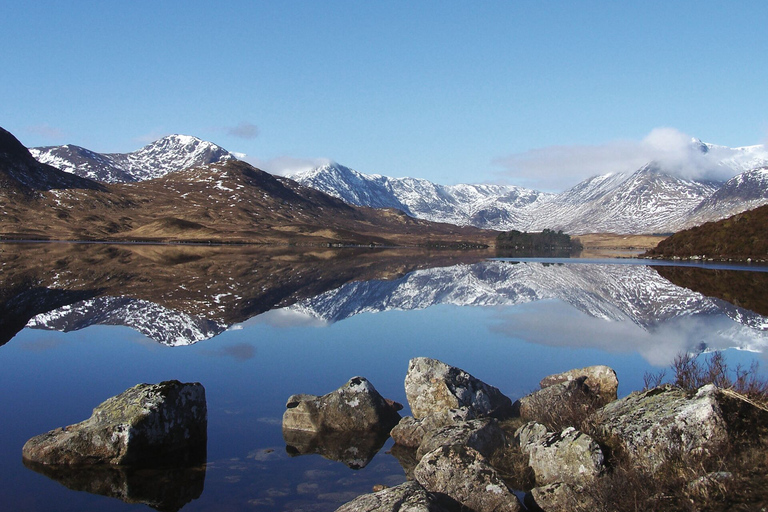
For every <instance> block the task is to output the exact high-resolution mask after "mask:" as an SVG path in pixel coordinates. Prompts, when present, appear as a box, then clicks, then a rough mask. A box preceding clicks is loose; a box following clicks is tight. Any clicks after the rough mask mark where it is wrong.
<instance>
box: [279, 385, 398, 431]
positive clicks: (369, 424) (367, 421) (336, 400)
mask: <svg viewBox="0 0 768 512" xmlns="http://www.w3.org/2000/svg"><path fill="white" fill-rule="evenodd" d="M400 409H402V405H400V404H398V403H396V402H392V401H391V400H386V399H385V398H384V397H382V396H381V395H380V394H379V392H378V391H376V388H374V387H373V384H371V383H370V382H369V381H368V379H366V378H364V377H353V378H352V379H350V380H349V382H347V383H346V384H345V385H343V386H341V387H340V388H339V389H337V390H335V391H332V392H330V393H328V394H327V395H323V396H317V395H307V394H300V395H292V396H291V397H290V398H288V402H287V403H286V410H285V413H283V430H303V431H307V432H332V431H367V432H372V431H382V430H386V431H387V432H389V430H390V429H391V428H392V427H394V426H395V425H397V423H398V422H399V421H400V414H399V413H398V412H397V411H399V410H400Z"/></svg>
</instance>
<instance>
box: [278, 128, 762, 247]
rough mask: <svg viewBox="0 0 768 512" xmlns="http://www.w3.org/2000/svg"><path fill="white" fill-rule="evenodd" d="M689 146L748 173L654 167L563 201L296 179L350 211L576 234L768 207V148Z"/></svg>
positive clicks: (515, 191) (418, 182) (383, 181)
mask: <svg viewBox="0 0 768 512" xmlns="http://www.w3.org/2000/svg"><path fill="white" fill-rule="evenodd" d="M691 147H692V149H693V150H694V151H696V152H700V153H701V154H705V155H706V157H702V158H706V159H708V160H706V162H707V165H709V166H714V167H718V166H719V167H724V168H726V169H728V170H729V172H740V173H742V174H740V175H739V176H736V177H734V178H733V179H731V180H730V181H729V182H728V184H726V186H723V183H722V182H718V181H702V180H699V181H697V180H693V179H685V178H681V177H678V176H677V175H676V173H674V172H672V171H671V170H668V169H666V168H665V166H664V165H662V164H660V163H658V162H651V163H649V164H647V165H645V166H643V167H642V168H640V169H638V170H637V171H635V172H633V173H610V174H605V175H600V176H594V177H592V178H589V179H587V180H585V181H583V182H581V183H579V184H577V185H576V186H574V187H572V188H570V189H568V190H566V191H564V192H561V193H559V194H550V193H543V192H538V191H535V190H528V189H524V188H521V187H515V186H504V185H451V186H445V185H438V184H435V183H432V182H429V181H427V180H422V179H416V178H389V177H386V176H381V175H378V174H372V175H367V174H363V173H360V172H358V171H355V170H352V169H349V168H347V167H344V166H342V165H339V164H328V165H324V166H321V167H318V168H315V169H313V170H310V171H305V172H302V173H298V174H296V175H294V176H292V178H293V179H295V180H296V181H298V182H299V183H302V184H303V185H306V186H309V187H313V188H316V189H318V190H322V191H323V192H325V193H327V194H330V195H333V196H335V197H338V198H339V199H342V200H343V201H345V202H347V203H349V204H353V205H357V206H371V207H374V208H382V207H386V208H398V209H400V210H403V211H404V212H405V213H407V214H408V215H411V216H413V217H416V218H422V219H427V220H431V221H435V222H448V223H452V224H457V225H460V226H466V225H471V226H476V227H480V228H488V229H498V230H511V229H517V230H521V231H541V230H543V229H556V230H559V229H562V230H563V231H565V232H567V233H571V234H582V233H589V232H616V233H653V232H671V231H678V230H680V229H683V228H686V227H690V226H691V225H693V224H694V223H701V222H705V221H707V220H716V219H721V218H724V217H727V216H729V215H733V214H734V213H738V212H739V211H744V210H747V209H750V208H754V207H756V206H760V205H762V204H766V203H768V182H766V181H764V179H763V177H764V173H761V171H756V169H758V168H760V167H765V166H768V149H766V147H765V146H762V145H760V146H749V147H743V148H728V147H725V146H716V145H714V144H706V143H703V142H701V141H699V140H696V139H695V140H693V141H692V143H691ZM703 161H704V160H703ZM721 187H724V188H723V190H722V192H720V193H719V194H718V192H719V191H720V190H721ZM702 219H703V220H702Z"/></svg>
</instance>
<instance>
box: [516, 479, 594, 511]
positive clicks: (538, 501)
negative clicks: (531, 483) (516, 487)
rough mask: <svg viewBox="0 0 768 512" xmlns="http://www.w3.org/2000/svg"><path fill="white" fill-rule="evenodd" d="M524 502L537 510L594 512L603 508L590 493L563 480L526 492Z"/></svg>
mask: <svg viewBox="0 0 768 512" xmlns="http://www.w3.org/2000/svg"><path fill="white" fill-rule="evenodd" d="M523 503H524V504H525V506H526V507H528V510H531V511H535V512H540V511H543V512H592V511H593V510H602V509H601V507H599V506H598V504H597V503H595V501H594V499H592V498H591V497H590V496H589V494H588V493H585V492H583V490H582V489H580V488H578V487H573V486H571V485H569V484H566V483H563V482H557V483H554V484H548V485H542V486H540V487H535V488H533V489H531V491H530V492H528V493H526V495H525V499H524V500H523Z"/></svg>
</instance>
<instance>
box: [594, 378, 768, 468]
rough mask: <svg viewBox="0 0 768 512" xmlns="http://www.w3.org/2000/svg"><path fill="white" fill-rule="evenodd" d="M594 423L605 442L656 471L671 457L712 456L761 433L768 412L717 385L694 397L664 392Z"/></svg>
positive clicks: (639, 397)
mask: <svg viewBox="0 0 768 512" xmlns="http://www.w3.org/2000/svg"><path fill="white" fill-rule="evenodd" d="M591 421H592V422H593V423H594V424H595V425H597V427H598V429H599V430H598V431H599V433H600V436H601V439H600V440H601V442H603V443H605V444H607V445H608V446H610V447H611V448H613V449H618V450H623V451H624V452H625V453H627V455H628V456H629V457H631V458H632V459H634V461H635V463H638V464H643V465H644V466H646V467H647V468H648V469H651V470H653V469H656V468H657V467H658V466H659V465H660V464H662V463H663V462H664V461H665V460H667V459H668V458H669V456H670V455H675V456H681V455H682V456H686V455H691V454H694V455H695V454H699V455H706V454H708V453H711V452H712V451H713V450H717V449H719V448H721V447H723V446H725V445H726V444H727V443H728V442H729V441H730V440H731V439H732V436H739V435H750V434H751V433H753V432H757V431H758V429H759V428H760V426H761V425H765V424H766V422H768V412H766V411H765V410H764V409H762V408H759V407H757V406H755V405H753V404H752V403H751V402H749V401H748V400H745V399H744V398H743V397H741V396H740V395H738V394H736V393H733V392H730V391H725V390H721V389H718V388H716V387H715V386H713V385H711V384H710V385H707V386H704V387H702V388H700V389H699V390H698V391H697V392H696V393H695V394H693V395H692V394H689V393H687V392H686V391H684V390H682V389H680V388H676V387H673V386H661V387H658V388H654V389H651V390H648V391H643V392H636V393H632V394H630V395H629V396H627V397H624V398H622V399H620V400H617V401H615V402H612V403H610V404H608V405H606V406H605V407H603V408H602V409H600V410H598V411H597V412H596V413H595V414H594V415H593V416H592V418H591Z"/></svg>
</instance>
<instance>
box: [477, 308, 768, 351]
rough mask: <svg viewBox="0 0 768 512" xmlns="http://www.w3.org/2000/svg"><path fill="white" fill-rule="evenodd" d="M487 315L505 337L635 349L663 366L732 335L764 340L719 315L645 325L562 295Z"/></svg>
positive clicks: (729, 340)
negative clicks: (590, 311) (599, 314)
mask: <svg viewBox="0 0 768 512" xmlns="http://www.w3.org/2000/svg"><path fill="white" fill-rule="evenodd" d="M493 318H494V321H495V322H496V323H494V324H492V325H491V326H490V330H491V331H493V332H496V333H500V334H503V335H505V336H509V337H510V338H516V339H522V340H524V341H527V342H530V343H536V344H539V345H546V346H550V347H567V348H595V349H600V350H604V351H606V352H612V353H632V352H637V353H638V354H640V355H641V356H642V357H643V359H645V360H646V361H648V362H649V363H650V364H652V365H654V366H667V365H669V363H671V362H672V360H673V359H674V358H675V356H676V355H678V354H680V353H683V352H686V353H687V352H700V351H703V350H724V349H727V348H732V347H734V339H744V338H749V337H753V338H755V340H753V341H758V342H759V341H761V340H762V342H763V344H764V343H765V340H764V336H761V334H762V333H751V332H750V331H751V330H749V329H748V328H745V329H743V330H742V329H738V327H737V326H735V325H734V323H733V322H732V321H731V320H730V319H729V318H728V317H726V316H724V315H712V314H695V315H686V316H681V317H677V318H672V319H668V320H666V321H665V322H663V323H660V324H657V325H655V326H651V327H649V328H647V329H646V328H643V327H641V326H639V325H637V324H636V323H634V322H632V321H631V320H606V319H601V318H596V317H592V316H589V315H587V314H585V313H583V312H581V311H579V310H577V309H576V308H574V307H573V306H570V305H568V304H566V303H564V302H562V301H559V300H548V301H540V302H536V303H531V304H524V305H520V306H517V307H515V308H513V309H509V308H496V309H495V314H494V316H493ZM553 319H556V320H554V321H553ZM744 341H746V340H744Z"/></svg>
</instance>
